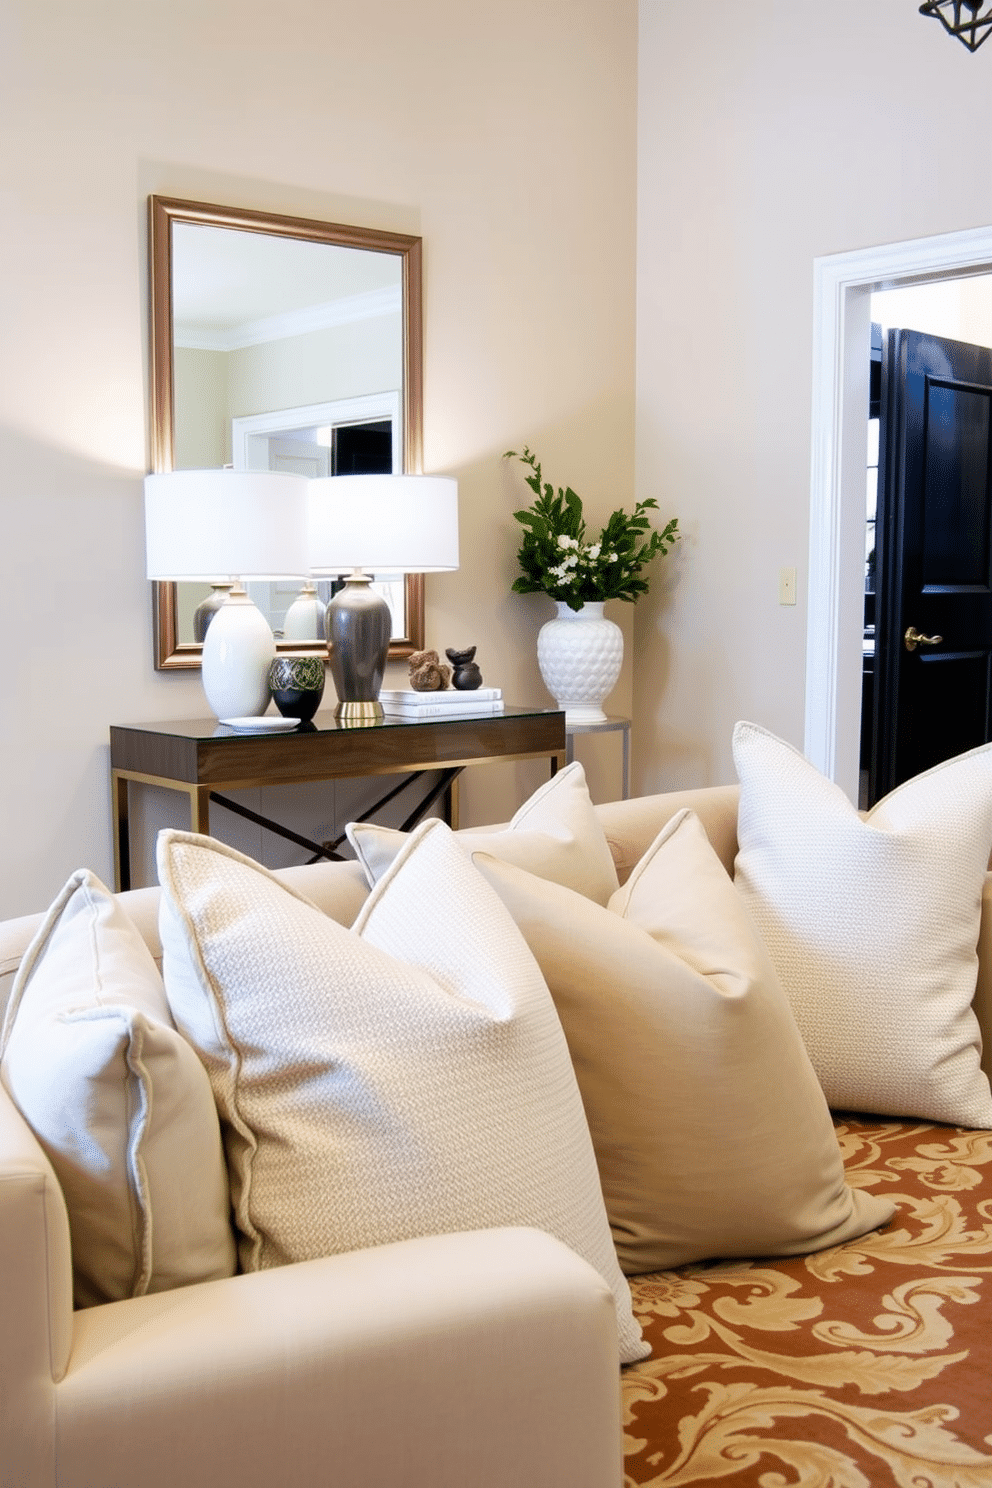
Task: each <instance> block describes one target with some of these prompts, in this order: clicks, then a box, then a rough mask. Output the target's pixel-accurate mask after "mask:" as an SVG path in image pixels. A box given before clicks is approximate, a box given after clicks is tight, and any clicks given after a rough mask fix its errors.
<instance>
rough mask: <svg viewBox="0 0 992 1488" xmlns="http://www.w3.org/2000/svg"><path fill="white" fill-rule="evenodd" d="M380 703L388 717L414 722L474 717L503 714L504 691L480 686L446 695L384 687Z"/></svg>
mask: <svg viewBox="0 0 992 1488" xmlns="http://www.w3.org/2000/svg"><path fill="white" fill-rule="evenodd" d="M379 701H380V703H381V704H382V711H383V712H384V713H385V715H386V717H387V718H405V719H406V720H407V721H408V722H411V723H413V722H420V721H421V720H423V719H425V718H473V717H478V716H479V715H480V714H482V715H485V714H489V713H502V711H503V689H502V688H501V687H476V688H474V689H473V690H472V691H471V692H460V691H459V690H458V689H457V688H454V687H447V688H445V690H444V691H443V692H415V691H414V690H413V688H412V687H383V688H382V689H381V691H380V693H379Z"/></svg>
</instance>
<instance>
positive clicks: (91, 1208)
mask: <svg viewBox="0 0 992 1488" xmlns="http://www.w3.org/2000/svg"><path fill="white" fill-rule="evenodd" d="M2 1050H3V1061H2V1066H0V1071H2V1076H3V1081H4V1084H5V1086H6V1087H7V1089H8V1091H9V1092H10V1095H11V1097H12V1098H13V1100H14V1102H15V1104H16V1105H17V1106H18V1108H19V1109H20V1111H21V1114H22V1115H23V1116H24V1118H25V1120H26V1121H27V1122H28V1124H29V1125H30V1126H31V1128H32V1129H33V1131H34V1133H35V1135H36V1136H37V1138H38V1140H39V1142H40V1143H41V1145H42V1147H43V1148H44V1149H45V1152H46V1153H47V1154H48V1158H49V1160H50V1162H51V1164H52V1167H53V1168H54V1169H55V1172H56V1175H57V1176H58V1180H59V1183H60V1184H61V1186H62V1191H63V1193H64V1195H65V1200H66V1205H67V1207H68V1210H69V1227H70V1230H71V1233H72V1260H73V1269H74V1275H75V1301H76V1306H77V1307H88V1306H92V1305H93V1304H95V1303H99V1302H112V1301H117V1300H119V1299H121V1298H124V1297H137V1296H141V1295H142V1294H144V1293H145V1292H161V1291H168V1290H169V1289H170V1288H171V1287H178V1286H185V1285H188V1284H189V1283H190V1282H195V1281H209V1280H212V1279H214V1278H216V1277H221V1276H230V1275H232V1274H233V1272H234V1268H235V1252H234V1237H233V1234H232V1230H231V1223H230V1203H229V1198H228V1182H227V1171H226V1168H225V1165H224V1154H223V1149H222V1146H221V1139H220V1125H219V1122H218V1119H217V1110H216V1107H215V1106H214V1100H213V1095H212V1093H211V1090H210V1082H209V1081H208V1079H207V1077H206V1075H205V1073H204V1070H203V1066H202V1065H201V1063H200V1061H199V1059H198V1058H197V1056H196V1054H195V1053H194V1051H193V1050H192V1049H191V1048H190V1047H189V1045H188V1044H187V1043H186V1041H185V1039H183V1038H181V1037H180V1035H179V1034H178V1033H177V1032H176V1030H175V1028H174V1027H173V1026H172V1019H171V1017H170V1015H169V1007H168V1004H167V1002H166V1000H165V993H164V990H163V987H162V979H161V977H160V976H159V974H158V971H157V970H156V968H155V963H154V961H153V960H152V957H151V953H150V952H149V950H148V947H147V946H146V945H145V943H144V941H143V940H142V938H141V936H140V935H139V933H138V931H137V930H136V929H135V927H134V926H133V925H132V923H131V921H130V920H129V919H128V917H127V915H126V914H125V913H124V911H123V910H122V909H121V907H120V905H119V904H118V903H117V900H116V899H115V898H114V896H113V895H112V894H111V893H110V891H109V890H108V889H106V888H105V887H104V886H103V884H102V883H101V882H100V881H99V879H98V878H96V877H95V876H94V875H93V874H92V873H89V872H87V871H85V870H84V871H80V872H78V873H74V874H73V876H72V877H71V878H70V879H69V882H68V883H67V884H66V886H65V888H64V889H63V890H62V892H61V894H60V895H59V897H58V898H57V899H56V901H55V903H54V904H53V905H52V907H51V909H50V910H49V912H48V914H47V916H46V918H45V921H44V923H43V924H42V925H41V927H40V929H39V930H38V933H37V935H36V936H35V938H34V940H33V941H32V942H31V945H30V946H29V947H28V950H27V951H26V953H25V956H24V960H23V961H22V963H21V967H20V970H19V972H18V975H17V978H16V980H15V982H14V986H13V989H12V991H11V997H10V1002H9V1004H8V1007H7V1013H6V1018H5V1021H4V1028H3V1035H2Z"/></svg>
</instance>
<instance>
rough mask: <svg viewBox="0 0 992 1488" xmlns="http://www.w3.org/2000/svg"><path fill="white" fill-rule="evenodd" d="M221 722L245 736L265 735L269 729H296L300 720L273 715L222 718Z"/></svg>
mask: <svg viewBox="0 0 992 1488" xmlns="http://www.w3.org/2000/svg"><path fill="white" fill-rule="evenodd" d="M220 722H221V723H223V724H226V725H227V727H228V728H233V729H239V730H240V731H241V732H242V733H244V734H263V733H267V732H268V731H269V729H295V728H299V726H300V720H299V719H298V718H283V717H282V715H281V714H280V715H278V716H277V715H276V714H275V713H271V714H269V715H267V716H266V717H263V718H222V719H220Z"/></svg>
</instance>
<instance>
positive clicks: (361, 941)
mask: <svg viewBox="0 0 992 1488" xmlns="http://www.w3.org/2000/svg"><path fill="white" fill-rule="evenodd" d="M158 842H159V847H158V863H159V879H160V882H161V884H162V903H161V921H160V928H161V935H162V945H163V951H164V963H163V965H164V973H165V986H166V992H167V995H168V998H169V1002H170V1004H171V1006H172V1011H173V1015H174V1017H175V1019H176V1022H177V1023H178V1025H179V1027H180V1028H181V1029H182V1030H183V1031H184V1032H185V1033H186V1035H187V1037H188V1038H189V1039H190V1040H191V1042H192V1043H193V1044H194V1045H195V1046H196V1048H197V1049H198V1050H199V1052H200V1056H201V1058H202V1059H203V1062H204V1064H205V1065H206V1068H207V1070H208V1072H209V1075H210V1078H211V1081H212V1084H213V1087H214V1094H215V1097H216V1100H217V1103H218V1106H219V1108H220V1111H221V1114H222V1119H223V1121H224V1123H225V1124H226V1132H225V1135H226V1140H227V1148H228V1160H229V1168H230V1174H231V1182H232V1192H233V1202H234V1212H235V1220H236V1224H237V1227H238V1230H239V1235H240V1239H239V1248H240V1254H241V1262H242V1266H243V1269H244V1270H246V1271H254V1270H260V1269H263V1268H266V1267H269V1266H276V1265H280V1264H283V1263H286V1262H291V1261H298V1260H304V1259H307V1258H310V1257H315V1256H322V1255H329V1254H333V1253H335V1252H339V1251H347V1250H354V1249H359V1248H362V1247H365V1246H373V1245H381V1244H386V1243H387V1242H389V1241H393V1240H401V1239H406V1238H411V1237H413V1236H417V1235H426V1234H437V1233H444V1232H449V1231H456V1230H470V1229H486V1228H489V1227H491V1226H497V1225H530V1226H535V1227H537V1228H539V1229H544V1230H548V1231H550V1232H551V1233H552V1234H553V1235H556V1236H558V1238H559V1239H561V1240H563V1241H564V1242H565V1244H566V1245H569V1246H570V1247H571V1248H572V1249H573V1250H576V1251H578V1253H579V1254H580V1255H582V1256H583V1257H585V1259H586V1260H588V1261H589V1262H590V1263H591V1264H592V1265H593V1266H594V1267H595V1268H596V1269H597V1270H598V1271H599V1273H600V1274H601V1275H602V1276H603V1278H604V1280H605V1281H606V1282H607V1284H608V1285H609V1286H610V1287H611V1288H612V1290H613V1293H614V1296H615V1299H616V1307H617V1322H618V1329H619V1344H620V1354H621V1358H622V1359H623V1361H624V1362H629V1361H631V1360H633V1359H637V1358H641V1357H643V1355H644V1354H645V1353H646V1352H648V1350H647V1349H646V1348H645V1347H644V1345H643V1343H642V1340H641V1334H640V1329H639V1328H638V1326H637V1324H636V1323H635V1322H634V1319H633V1315H632V1313H631V1307H630V1293H629V1290H628V1288H627V1283H626V1281H625V1280H624V1278H623V1276H622V1275H621V1272H620V1269H619V1266H618V1264H617V1259H616V1253H615V1251H614V1249H613V1243H612V1240H611V1238H610V1230H609V1225H608V1223H607V1219H606V1212H605V1209H604V1207H603V1196H602V1192H601V1190H600V1186H599V1178H598V1174H597V1171H596V1161H595V1157H594V1154H593V1150H592V1144H591V1142H590V1139H589V1129H588V1126H587V1124H586V1120H585V1115H584V1113H583V1110H582V1102H581V1099H580V1096H579V1092H578V1088H577V1086H576V1083H575V1076H574V1074H573V1072H572V1066H571V1063H570V1061H569V1057H568V1049H567V1047H566V1044H565V1040H564V1037H563V1035H562V1031H561V1026H560V1024H559V1022H558V1018H557V1016H556V1014H555V1010H554V1006H553V1004H552V1002H551V998H550V997H549V995H548V990H547V988H546V987H545V985H544V983H543V981H542V979H541V975H540V972H539V970H538V968H537V966H536V965H535V963H534V959H533V957H532V956H531V955H530V953H529V952H528V950H527V947H526V945H525V944H524V941H523V938H522V937H521V936H520V935H519V933H518V932H517V930H516V928H515V926H514V924H513V922H512V920H511V919H510V917H509V915H508V914H507V913H506V911H505V910H504V909H503V906H502V905H501V904H500V902H499V899H498V898H497V896H496V895H495V894H494V893H493V892H492V890H491V889H489V888H488V886H487V885H486V883H485V882H484V881H483V879H482V878H481V877H480V875H479V874H478V873H477V872H476V871H475V869H474V868H473V867H472V865H471V863H469V861H468V859H467V858H466V856H465V854H464V852H463V851H462V850H461V849H460V848H459V847H457V846H456V844H455V842H454V839H453V836H452V834H451V832H450V831H449V829H448V828H447V827H446V826H445V825H444V824H443V823H442V822H438V821H431V822H425V823H423V824H422V825H421V826H420V827H418V828H417V830H416V831H415V832H413V833H412V834H411V835H410V837H409V838H408V839H407V840H406V843H405V845H404V847H403V849H402V851H401V852H400V854H399V857H398V858H397V859H396V862H395V863H394V864H393V866H392V868H390V869H389V870H388V871H387V873H386V874H385V875H384V877H383V878H382V880H381V881H380V882H379V884H378V885H377V886H376V888H375V889H374V890H373V891H372V893H371V894H370V896H369V898H368V900H367V901H366V903H365V906H364V907H363V909H362V911H361V913H360V915H359V917H358V920H357V921H356V924H355V926H354V927H353V929H351V930H347V929H345V928H344V927H343V926H341V925H338V924H336V923H334V922H333V921H332V920H329V919H328V918H327V917H326V916H325V915H323V914H321V913H320V911H319V910H318V909H316V908H315V907H314V906H313V905H312V904H310V903H309V902H308V901H307V900H306V899H304V898H303V897H302V896H300V895H298V894H296V893H295V892H293V891H292V890H290V889H288V888H286V887H285V886H284V885H283V884H282V883H280V882H279V880H278V879H276V878H275V877H274V875H272V874H271V873H269V872H268V870H266V869H264V868H262V867H260V866H259V865H258V864H256V863H253V862H252V861H251V860H250V859H249V858H245V857H243V856H241V854H239V853H236V852H234V851H233V850H232V849H230V848H227V847H224V846H223V845H222V844H221V843H218V842H214V841H212V840H211V839H209V838H205V837H198V836H195V835H192V834H190V833H184V832H175V831H169V832H163V833H161V834H160V835H159V839H158Z"/></svg>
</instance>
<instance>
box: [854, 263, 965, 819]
mask: <svg viewBox="0 0 992 1488" xmlns="http://www.w3.org/2000/svg"><path fill="white" fill-rule="evenodd" d="M871 316H872V328H871V329H872V335H871V374H872V376H871V398H870V406H869V422H868V454H867V490H866V514H867V521H866V529H865V553H866V563H865V635H864V668H863V679H862V707H861V760H860V764H861V778H860V792H859V805H860V806H862V807H866V806H871V805H873V804H874V802H875V801H876V800H878V799H880V797H881V796H883V795H886V794H887V793H888V792H889V791H890V790H892V789H893V788H894V787H895V786H896V785H898V784H901V783H902V781H903V780H906V779H908V778H909V777H910V776H911V775H915V774H919V773H920V771H922V770H925V769H928V768H929V767H930V766H931V765H933V764H936V763H938V762H939V761H940V760H943V759H947V758H950V757H951V756H952V755H954V754H960V753H962V752H964V751H965V750H966V749H970V748H973V747H975V746H976V745H978V744H982V743H985V742H987V740H988V738H989V727H990V721H992V649H990V642H992V579H990V572H989V569H990V554H989V545H990V544H989V539H990V516H992V511H990V506H992V500H990V477H992V467H990V432H992V350H990V348H992V275H975V276H971V277H968V278H966V279H953V280H944V281H942V282H940V283H937V284H925V285H918V286H912V287H909V288H900V289H894V290H883V291H881V292H875V293H873V294H872V297H871ZM876 374H879V375H878V376H876ZM880 444H881V460H880V458H879V454H880V450H879V446H880ZM876 509H877V515H878V521H877V523H876V520H875V517H876ZM876 528H877V533H876ZM924 620H926V622H927V623H926V625H925V626H923V630H922V631H921V630H920V629H919V626H920V625H921V624H922V622H923V621H924ZM912 622H916V627H915V634H916V635H917V636H918V637H919V639H918V640H913V641H908V640H906V639H905V637H904V635H903V632H904V631H906V628H907V624H909V625H910V629H911V630H912V629H913V628H914V627H913V624H912ZM908 634H909V632H908V631H907V635H908ZM904 642H905V643H904Z"/></svg>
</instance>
